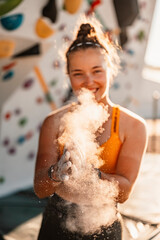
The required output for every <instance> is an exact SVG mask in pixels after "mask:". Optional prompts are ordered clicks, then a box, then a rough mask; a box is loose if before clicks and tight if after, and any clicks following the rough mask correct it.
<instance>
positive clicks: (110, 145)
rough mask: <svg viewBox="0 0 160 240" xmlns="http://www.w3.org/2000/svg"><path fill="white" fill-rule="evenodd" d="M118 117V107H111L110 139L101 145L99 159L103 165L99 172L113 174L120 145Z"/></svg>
mask: <svg viewBox="0 0 160 240" xmlns="http://www.w3.org/2000/svg"><path fill="white" fill-rule="evenodd" d="M119 117H120V109H119V107H118V106H115V107H113V113H112V125H111V136H110V138H109V139H108V140H107V141H106V142H105V143H103V144H102V145H101V148H103V150H102V152H101V155H100V157H101V158H102V159H103V161H104V164H103V165H102V166H101V167H100V170H101V171H103V172H104V173H114V171H115V167H116V162H117V158H118V154H119V151H120V148H121V145H122V142H121V140H120V138H119Z"/></svg>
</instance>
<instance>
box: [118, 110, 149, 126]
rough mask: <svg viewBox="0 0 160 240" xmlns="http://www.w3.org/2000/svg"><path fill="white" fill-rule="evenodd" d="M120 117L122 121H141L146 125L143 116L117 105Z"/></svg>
mask: <svg viewBox="0 0 160 240" xmlns="http://www.w3.org/2000/svg"><path fill="white" fill-rule="evenodd" d="M119 109H120V115H121V118H122V119H123V120H124V121H129V122H131V123H135V122H137V123H141V124H142V125H146V121H145V119H144V118H143V117H141V116H139V115H138V114H136V113H134V112H132V111H131V110H129V109H127V108H124V107H122V106H119Z"/></svg>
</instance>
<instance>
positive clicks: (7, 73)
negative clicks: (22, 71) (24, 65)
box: [2, 70, 14, 81]
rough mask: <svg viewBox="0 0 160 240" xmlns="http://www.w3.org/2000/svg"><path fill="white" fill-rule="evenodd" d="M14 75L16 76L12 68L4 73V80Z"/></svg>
mask: <svg viewBox="0 0 160 240" xmlns="http://www.w3.org/2000/svg"><path fill="white" fill-rule="evenodd" d="M13 76H14V71H13V70H10V71H8V72H6V73H5V74H4V75H3V77H2V80H3V81H7V80H10V79H11V78H12V77H13Z"/></svg>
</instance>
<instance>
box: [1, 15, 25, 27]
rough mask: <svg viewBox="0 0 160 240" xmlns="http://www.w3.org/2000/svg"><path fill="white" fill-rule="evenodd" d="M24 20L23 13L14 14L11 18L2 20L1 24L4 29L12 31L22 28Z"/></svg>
mask: <svg viewBox="0 0 160 240" xmlns="http://www.w3.org/2000/svg"><path fill="white" fill-rule="evenodd" d="M23 19H24V16H23V14H21V13H19V14H14V15H11V16H7V17H3V18H1V24H2V26H3V28H5V29H6V30H8V31H12V30H15V29H17V28H19V27H20V26H21V24H22V22H23Z"/></svg>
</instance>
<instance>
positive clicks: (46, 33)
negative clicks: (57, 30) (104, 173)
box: [35, 18, 54, 38]
mask: <svg viewBox="0 0 160 240" xmlns="http://www.w3.org/2000/svg"><path fill="white" fill-rule="evenodd" d="M35 30H36V33H37V35H38V36H39V37H41V38H48V37H50V36H51V35H52V34H53V33H54V30H53V29H52V28H51V27H50V26H49V24H48V23H47V21H45V20H44V19H42V18H39V19H38V20H37V23H36V29H35Z"/></svg>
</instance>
